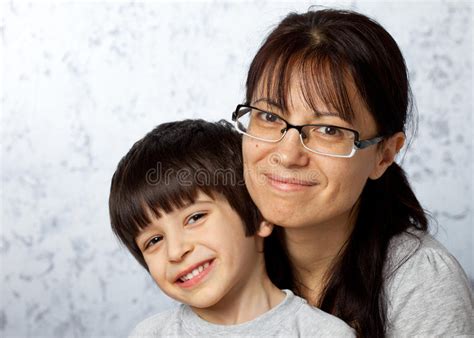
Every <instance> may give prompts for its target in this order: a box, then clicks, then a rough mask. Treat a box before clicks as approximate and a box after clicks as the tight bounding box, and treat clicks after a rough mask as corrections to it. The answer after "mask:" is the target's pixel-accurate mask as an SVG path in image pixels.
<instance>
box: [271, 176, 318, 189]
mask: <svg viewBox="0 0 474 338" xmlns="http://www.w3.org/2000/svg"><path fill="white" fill-rule="evenodd" d="M264 176H265V178H266V180H267V182H268V184H269V185H270V186H271V187H273V188H275V189H277V190H281V191H286V192H293V191H306V190H308V189H310V188H312V187H314V186H316V185H318V182H316V181H314V180H302V179H299V178H292V177H285V176H280V175H276V174H264Z"/></svg>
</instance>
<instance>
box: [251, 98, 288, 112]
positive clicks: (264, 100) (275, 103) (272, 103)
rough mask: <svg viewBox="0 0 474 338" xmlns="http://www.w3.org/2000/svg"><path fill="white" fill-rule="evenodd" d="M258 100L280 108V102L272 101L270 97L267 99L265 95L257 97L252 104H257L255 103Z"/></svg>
mask: <svg viewBox="0 0 474 338" xmlns="http://www.w3.org/2000/svg"><path fill="white" fill-rule="evenodd" d="M259 102H264V103H266V104H268V105H270V106H274V107H276V108H278V109H281V106H280V104H279V103H278V102H276V101H273V100H272V99H267V98H265V97H262V98H260V99H258V100H256V101H254V102H253V103H252V104H257V103H259Z"/></svg>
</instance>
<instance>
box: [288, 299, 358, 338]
mask: <svg viewBox="0 0 474 338" xmlns="http://www.w3.org/2000/svg"><path fill="white" fill-rule="evenodd" d="M294 297H295V298H296V299H297V300H298V301H299V302H301V303H302V305H301V306H300V308H299V310H298V311H297V312H296V313H295V314H294V316H293V318H292V320H291V322H292V323H291V326H293V328H294V329H296V331H297V332H298V333H299V334H301V336H311V337H351V336H355V333H354V330H353V329H352V328H351V327H350V326H349V325H347V323H346V322H344V321H343V320H342V319H340V318H338V317H336V316H333V315H331V314H329V313H327V312H324V311H322V310H320V309H318V308H317V307H314V306H311V305H310V304H308V303H307V302H306V300H304V299H303V298H300V297H298V296H296V295H295V296H294Z"/></svg>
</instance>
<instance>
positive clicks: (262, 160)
mask: <svg viewBox="0 0 474 338" xmlns="http://www.w3.org/2000/svg"><path fill="white" fill-rule="evenodd" d="M293 82H294V83H293V85H292V86H291V89H290V94H289V100H288V102H289V104H288V111H282V110H281V109H280V108H279V107H278V106H277V105H275V104H273V103H272V102H271V100H269V98H267V97H265V96H263V95H261V93H262V92H263V90H257V93H256V95H254V97H253V100H252V102H251V104H252V105H253V106H255V107H257V108H260V109H262V110H266V111H270V112H273V113H276V114H278V115H280V116H282V117H283V118H284V119H285V120H287V121H288V122H289V123H291V124H294V125H301V124H310V123H315V124H316V123H324V124H331V125H336V126H341V127H347V128H351V129H354V130H357V131H358V132H359V133H360V139H361V140H363V139H367V138H371V137H374V136H376V135H377V129H376V125H375V121H374V119H373V118H372V116H371V115H370V113H369V112H368V111H367V109H366V108H365V106H364V104H363V103H362V101H361V100H360V99H359V97H358V95H357V92H356V90H355V89H354V86H349V87H350V88H348V90H349V94H350V96H351V103H352V107H353V110H354V114H355V119H354V121H353V122H352V123H349V122H347V121H344V120H342V119H341V118H340V117H339V116H338V115H337V114H334V109H332V108H331V107H326V106H325V105H323V104H322V103H321V104H320V105H319V106H318V110H319V112H318V114H315V112H314V111H313V110H312V109H311V108H310V107H309V106H308V104H307V103H306V102H305V101H304V100H303V99H302V96H301V93H300V91H299V90H298V89H297V88H298V81H296V82H295V81H293ZM259 92H260V93H259ZM331 112H332V113H331ZM243 157H244V172H245V182H246V185H247V188H248V190H249V192H250V195H251V196H252V199H253V200H254V202H255V204H256V205H257V207H258V208H259V209H260V211H261V212H262V214H263V216H264V217H265V218H266V219H267V220H268V221H270V222H272V223H274V224H278V225H281V226H284V227H288V228H297V227H308V226H313V225H319V226H322V225H329V226H330V225H332V224H340V223H341V222H347V226H350V223H349V215H350V212H351V209H352V208H353V207H354V205H355V204H356V202H357V200H358V198H359V196H360V194H361V192H362V189H363V187H364V185H365V183H366V181H367V179H368V178H369V176H375V175H376V163H377V160H378V156H377V146H376V145H375V146H370V147H368V148H365V149H362V150H358V151H357V152H356V153H355V154H354V156H353V157H351V158H336V157H329V156H324V155H319V154H315V153H312V152H310V151H308V150H306V149H305V148H304V147H303V145H302V144H301V141H300V137H299V134H298V132H297V130H295V129H290V130H289V131H288V132H287V134H286V135H285V137H284V138H283V140H281V141H280V142H278V143H268V142H264V141H259V140H256V139H253V138H250V137H248V136H244V138H243Z"/></svg>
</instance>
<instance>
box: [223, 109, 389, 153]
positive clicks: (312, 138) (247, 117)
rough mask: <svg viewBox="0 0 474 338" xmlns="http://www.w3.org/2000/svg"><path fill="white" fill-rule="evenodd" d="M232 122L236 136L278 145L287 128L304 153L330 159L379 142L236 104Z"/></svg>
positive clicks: (325, 126) (346, 129) (348, 130)
mask: <svg viewBox="0 0 474 338" xmlns="http://www.w3.org/2000/svg"><path fill="white" fill-rule="evenodd" d="M232 121H234V122H235V127H236V129H237V131H239V132H240V133H242V134H244V135H247V136H250V137H252V138H254V139H257V140H260V141H265V142H274V143H276V142H280V141H281V140H282V139H283V138H284V137H285V135H286V133H287V132H288V130H290V129H291V128H294V129H296V130H297V131H298V132H299V134H300V140H301V143H302V144H303V147H305V148H306V149H307V150H309V151H311V152H313V153H316V154H321V155H327V156H333V157H345V158H348V157H352V156H354V154H355V152H356V151H357V150H359V149H363V148H367V147H369V146H371V145H373V144H377V143H379V142H381V141H382V140H383V139H384V137H383V136H377V137H374V138H371V139H367V140H359V132H357V131H356V130H352V129H349V128H343V127H338V126H333V125H329V124H304V125H300V126H296V125H293V124H291V123H289V122H288V121H286V120H285V119H283V118H282V117H280V116H278V115H277V114H274V113H270V112H267V111H264V110H261V109H258V108H255V107H252V106H249V105H240V104H239V105H238V106H237V108H236V109H235V111H234V113H233V114H232Z"/></svg>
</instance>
